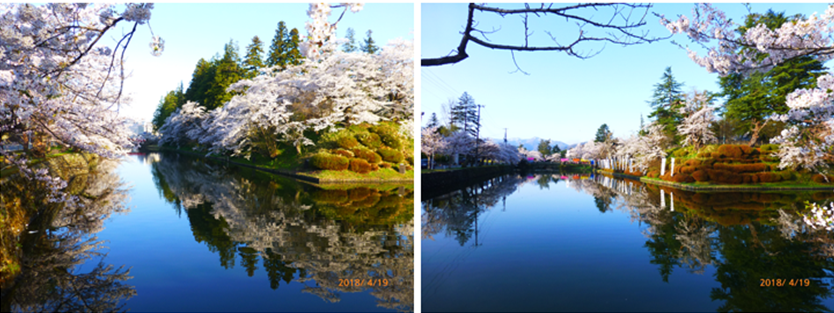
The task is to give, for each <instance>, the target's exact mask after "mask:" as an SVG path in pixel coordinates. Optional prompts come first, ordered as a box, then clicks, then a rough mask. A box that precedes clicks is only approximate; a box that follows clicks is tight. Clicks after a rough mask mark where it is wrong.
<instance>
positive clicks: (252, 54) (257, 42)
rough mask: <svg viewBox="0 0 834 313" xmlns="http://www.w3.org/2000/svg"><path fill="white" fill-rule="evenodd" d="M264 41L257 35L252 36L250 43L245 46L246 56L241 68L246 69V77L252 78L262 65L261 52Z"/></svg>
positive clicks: (262, 51)
mask: <svg viewBox="0 0 834 313" xmlns="http://www.w3.org/2000/svg"><path fill="white" fill-rule="evenodd" d="M263 45H264V43H263V42H262V41H261V39H260V38H258V36H255V37H252V43H250V44H249V45H248V46H246V56H245V57H244V58H243V68H244V69H245V70H246V77H247V78H252V77H255V76H257V75H258V70H259V69H261V68H263V67H264V61H263V57H262V55H263V53H264V47H263Z"/></svg>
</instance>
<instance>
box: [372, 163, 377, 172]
mask: <svg viewBox="0 0 834 313" xmlns="http://www.w3.org/2000/svg"><path fill="white" fill-rule="evenodd" d="M377 170H379V164H376V163H374V164H371V171H372V172H373V171H377Z"/></svg>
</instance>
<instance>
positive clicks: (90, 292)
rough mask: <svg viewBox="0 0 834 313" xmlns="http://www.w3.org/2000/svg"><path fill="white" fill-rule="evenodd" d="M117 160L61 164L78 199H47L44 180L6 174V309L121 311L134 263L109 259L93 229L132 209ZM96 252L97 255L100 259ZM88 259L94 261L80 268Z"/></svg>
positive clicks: (129, 291)
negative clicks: (126, 264) (117, 171)
mask: <svg viewBox="0 0 834 313" xmlns="http://www.w3.org/2000/svg"><path fill="white" fill-rule="evenodd" d="M117 166H118V162H116V161H102V162H101V163H98V164H95V165H94V166H92V167H87V166H86V164H85V166H79V168H61V169H60V172H62V173H65V175H64V176H66V177H64V178H65V179H66V180H67V181H68V186H67V188H66V189H65V190H66V191H68V192H69V193H70V194H71V195H74V196H75V200H74V201H67V202H49V201H47V200H45V199H46V198H48V197H47V196H46V193H47V192H46V189H45V187H44V184H43V183H42V182H39V181H37V180H28V179H25V178H23V177H20V176H19V175H17V174H14V175H10V176H7V177H4V178H3V182H2V192H0V196H2V201H0V202H2V210H3V212H2V213H3V221H4V225H3V227H2V228H3V229H2V241H3V253H4V256H3V260H4V264H3V270H4V271H3V289H2V300H0V302H2V306H1V307H0V309H2V311H4V312H8V311H27V312H31V311H41V312H68V311H96V312H101V311H118V310H122V309H123V308H124V305H125V304H124V300H127V299H130V298H131V297H133V296H134V295H136V291H135V289H134V287H133V286H131V285H128V284H126V281H128V280H129V279H131V278H132V277H131V276H130V269H125V268H124V265H123V266H120V267H118V268H116V267H115V266H113V265H110V264H107V263H105V258H104V257H105V254H104V253H102V252H101V249H102V248H103V246H102V244H103V242H102V241H99V240H98V239H97V237H96V236H95V234H96V233H98V232H99V231H101V230H102V229H103V224H104V221H105V220H107V219H108V218H109V217H110V216H111V215H112V214H113V213H127V212H128V209H127V208H125V206H124V204H125V200H126V198H127V195H128V190H127V188H126V187H125V185H124V183H123V182H122V181H121V178H120V177H119V176H118V175H117V174H115V168H116V167H117ZM96 259H97V260H98V262H97V263H96V262H95V261H96ZM85 263H91V264H95V265H94V267H93V269H92V270H90V271H89V272H82V270H81V268H82V265H83V264H85Z"/></svg>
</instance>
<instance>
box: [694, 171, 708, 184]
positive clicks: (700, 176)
mask: <svg viewBox="0 0 834 313" xmlns="http://www.w3.org/2000/svg"><path fill="white" fill-rule="evenodd" d="M692 178H694V179H695V180H696V181H698V182H705V181H708V180H709V175H707V172H706V171H703V170H697V171H695V172H692Z"/></svg>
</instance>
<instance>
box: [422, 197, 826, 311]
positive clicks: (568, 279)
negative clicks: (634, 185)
mask: <svg viewBox="0 0 834 313" xmlns="http://www.w3.org/2000/svg"><path fill="white" fill-rule="evenodd" d="M577 183H579V182H576V181H574V182H571V184H572V185H573V184H577ZM565 184H566V181H564V180H561V181H559V182H558V183H555V184H554V183H552V182H551V183H550V188H549V189H540V188H539V186H538V185H537V184H536V183H535V181H528V182H527V183H525V184H523V185H521V186H519V188H518V191H516V192H515V193H513V194H511V195H509V196H507V198H506V211H504V210H502V209H503V207H502V205H501V204H500V203H499V204H498V205H496V206H495V207H492V208H489V209H488V210H487V211H485V212H483V213H480V214H479V218H478V228H479V236H478V245H479V246H478V247H477V248H475V247H473V245H474V236H473V239H470V240H469V241H468V242H467V243H465V244H464V246H463V247H461V246H460V245H459V243H458V241H457V240H456V239H455V238H450V237H446V236H445V235H444V234H445V231H441V233H440V234H437V235H435V236H434V240H433V241H430V240H424V241H423V243H422V262H423V263H422V286H423V287H422V288H423V290H422V299H423V310H424V311H438V310H440V311H443V310H452V311H454V310H463V309H465V310H474V311H478V310H489V311H493V310H495V311H500V310H514V311H525V310H559V311H623V310H628V311H632V310H633V311H664V310H667V311H668V310H672V311H682V310H685V311H715V310H716V309H717V308H718V306H719V305H721V301H716V302H712V301H711V300H710V290H711V288H721V285H720V283H719V282H717V281H716V280H715V277H714V275H715V273H716V270H715V267H714V266H712V265H709V266H707V267H706V269H705V272H704V273H703V274H698V275H696V274H690V273H688V272H687V269H685V268H682V267H677V266H676V267H675V268H674V270H673V272H672V274H671V275H670V277H669V282H668V283H664V282H663V280H662V277H661V275H660V274H659V271H658V265H655V264H651V263H650V261H651V260H652V256H651V254H650V252H649V250H648V249H647V248H646V247H644V245H645V244H646V241H647V238H646V237H645V236H644V235H643V233H642V232H643V231H644V230H645V229H646V228H647V225H646V224H642V225H640V224H638V222H636V221H635V222H631V215H630V214H629V213H628V212H627V211H624V210H617V209H614V210H612V211H608V212H606V213H605V214H603V213H600V212H599V210H598V209H597V207H596V206H595V204H594V198H593V196H592V195H590V194H588V193H585V192H579V191H576V190H574V189H571V188H565ZM611 207H612V209H613V208H616V207H617V203H616V202H615V203H613V204H612V205H611ZM473 227H474V226H473ZM719 259H720V255H719ZM475 286H482V287H480V288H476V287H475ZM463 299H473V300H475V301H465V300H463ZM823 303H824V304H825V305H826V306H827V307H829V308H832V307H834V299H828V300H825V301H823Z"/></svg>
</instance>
